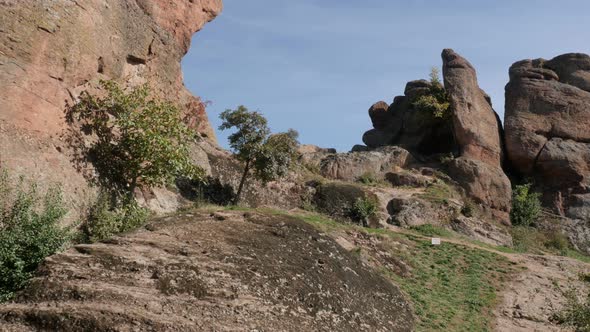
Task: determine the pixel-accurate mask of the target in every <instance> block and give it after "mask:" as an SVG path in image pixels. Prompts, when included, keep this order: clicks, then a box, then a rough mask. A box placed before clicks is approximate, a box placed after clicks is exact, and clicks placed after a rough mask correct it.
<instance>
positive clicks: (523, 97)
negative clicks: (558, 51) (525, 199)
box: [504, 53, 590, 220]
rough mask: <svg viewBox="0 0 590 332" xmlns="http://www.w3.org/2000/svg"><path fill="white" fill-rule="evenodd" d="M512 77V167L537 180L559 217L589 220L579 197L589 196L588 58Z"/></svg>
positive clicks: (530, 65)
mask: <svg viewBox="0 0 590 332" xmlns="http://www.w3.org/2000/svg"><path fill="white" fill-rule="evenodd" d="M509 73H510V82H509V83H508V84H507V85H506V112H505V120H504V123H505V132H506V149H507V154H508V158H509V160H510V163H511V165H512V167H513V168H514V170H515V171H516V172H518V173H519V174H520V175H521V176H523V177H528V178H532V179H534V181H535V184H536V187H537V190H539V191H541V192H543V193H544V195H543V202H544V203H545V205H546V206H548V207H550V208H551V209H553V210H554V211H555V212H557V213H559V214H562V215H565V216H567V217H570V218H574V219H577V218H578V217H580V216H586V215H588V213H586V212H581V211H584V210H585V209H587V208H588V207H583V206H582V207H580V206H578V205H577V202H578V198H577V197H578V195H584V194H587V193H589V192H590V130H588V127H589V126H590V106H589V105H590V92H589V91H590V56H588V55H585V54H578V53H572V54H564V55H561V56H558V57H556V58H554V59H552V60H544V59H536V60H523V61H519V62H516V63H515V64H513V65H512V67H510V72H509ZM574 206H575V208H574ZM588 211H590V210H588ZM584 220H588V219H584Z"/></svg>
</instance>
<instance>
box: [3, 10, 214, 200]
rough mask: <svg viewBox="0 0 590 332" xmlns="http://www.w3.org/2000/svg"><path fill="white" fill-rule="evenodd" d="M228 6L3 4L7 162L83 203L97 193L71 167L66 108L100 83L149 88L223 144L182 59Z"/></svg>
mask: <svg viewBox="0 0 590 332" xmlns="http://www.w3.org/2000/svg"><path fill="white" fill-rule="evenodd" d="M221 9H222V2H221V0H199V1H192V0H190V1H189V0H181V1H168V0H137V1H136V0H123V1H120V0H108V1H103V0H77V1H36V0H18V1H17V0H8V1H0V105H1V106H0V108H1V109H0V164H1V165H2V166H4V167H7V168H9V169H12V170H14V171H15V173H17V174H27V175H29V176H30V177H34V178H38V179H39V183H41V184H46V183H50V182H60V183H62V184H63V185H64V190H65V192H66V194H67V195H68V198H69V199H71V200H72V201H76V203H77V204H72V205H74V206H79V203H80V201H81V200H84V198H85V197H87V196H88V195H89V193H88V191H87V185H86V181H85V179H84V178H83V177H82V175H81V174H80V173H79V172H78V171H77V170H76V169H75V167H74V166H73V164H72V163H71V162H70V147H69V146H68V142H67V140H66V139H65V137H64V136H65V133H66V129H67V126H66V124H65V120H64V111H65V107H66V104H67V103H72V102H74V101H75V100H76V98H77V97H78V94H79V93H80V92H81V91H82V90H85V89H92V88H93V87H96V86H97V83H98V81H99V80H100V79H112V80H116V81H118V82H120V83H123V84H125V85H129V86H136V85H139V84H143V83H149V84H150V85H151V86H152V88H153V89H154V91H155V92H156V93H157V95H159V96H161V97H163V98H166V99H169V100H171V101H172V102H174V103H175V104H177V105H179V106H181V107H182V108H183V109H184V110H185V112H186V114H189V115H190V116H191V117H193V119H194V120H195V125H196V126H197V127H198V129H199V131H200V132H201V133H202V135H203V136H206V137H208V138H209V139H210V140H212V141H215V136H214V133H213V131H212V130H211V127H210V125H209V122H208V120H207V115H206V114H205V109H204V107H203V105H202V103H201V101H200V100H199V98H198V97H195V96H192V95H191V94H190V93H189V92H188V91H187V89H186V88H185V87H184V85H183V81H182V73H181V68H180V60H181V58H182V57H183V56H184V54H185V53H186V52H187V51H188V49H189V46H190V41H191V37H192V35H193V33H195V32H196V31H198V30H200V29H201V28H202V27H203V26H204V25H205V24H206V23H207V22H208V21H210V20H212V19H213V18H215V16H216V15H217V14H219V12H220V11H221Z"/></svg>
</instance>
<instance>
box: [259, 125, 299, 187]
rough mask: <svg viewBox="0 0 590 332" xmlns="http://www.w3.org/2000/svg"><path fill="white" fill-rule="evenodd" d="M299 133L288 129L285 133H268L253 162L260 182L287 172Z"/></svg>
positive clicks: (270, 179) (294, 153)
mask: <svg viewBox="0 0 590 332" xmlns="http://www.w3.org/2000/svg"><path fill="white" fill-rule="evenodd" d="M298 136H299V134H298V133H297V132H296V131H295V130H293V129H289V131H287V132H286V133H278V134H272V135H270V136H269V137H268V138H267V139H266V141H265V142H264V144H263V145H262V148H261V149H260V151H259V153H258V154H257V155H256V158H255V162H254V172H255V173H254V174H255V176H256V178H257V179H259V180H261V181H262V182H265V183H266V182H269V181H273V180H275V179H277V178H281V177H283V176H285V175H287V173H288V172H289V169H290V168H289V167H290V165H291V163H292V162H293V159H294V158H295V156H296V152H297V146H298V142H297V137H298Z"/></svg>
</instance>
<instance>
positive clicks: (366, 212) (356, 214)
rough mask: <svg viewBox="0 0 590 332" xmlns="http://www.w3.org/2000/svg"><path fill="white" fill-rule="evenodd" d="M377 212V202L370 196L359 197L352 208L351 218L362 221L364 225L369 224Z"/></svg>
mask: <svg viewBox="0 0 590 332" xmlns="http://www.w3.org/2000/svg"><path fill="white" fill-rule="evenodd" d="M376 213H377V202H376V200H375V199H372V198H370V197H359V198H357V199H356V201H355V202H354V204H353V205H352V207H351V208H350V218H351V219H352V220H355V221H358V222H360V223H361V224H362V225H363V226H367V225H368V224H369V219H370V218H372V217H374V216H375V215H376Z"/></svg>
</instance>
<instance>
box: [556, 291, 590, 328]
mask: <svg viewBox="0 0 590 332" xmlns="http://www.w3.org/2000/svg"><path fill="white" fill-rule="evenodd" d="M578 294H579V292H577V291H575V290H573V289H572V290H569V291H567V292H566V293H565V297H566V299H567V302H566V304H565V307H564V309H563V310H562V311H561V312H559V313H558V314H556V315H555V316H554V317H553V318H554V320H556V321H557V322H558V323H560V324H562V325H565V326H569V327H572V328H573V329H574V330H575V331H576V332H590V293H588V294H587V295H586V296H585V297H584V299H582V300H580V299H579V298H578Z"/></svg>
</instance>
